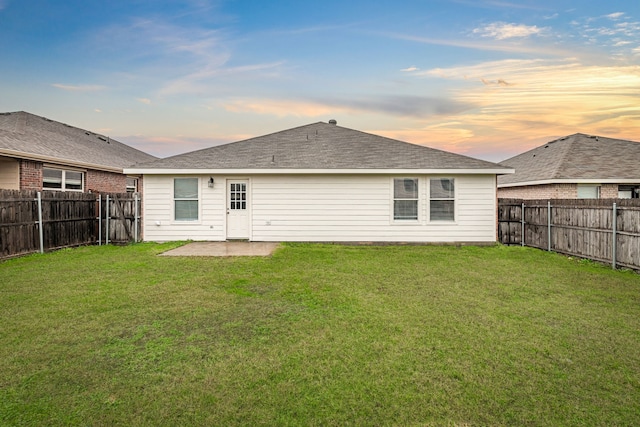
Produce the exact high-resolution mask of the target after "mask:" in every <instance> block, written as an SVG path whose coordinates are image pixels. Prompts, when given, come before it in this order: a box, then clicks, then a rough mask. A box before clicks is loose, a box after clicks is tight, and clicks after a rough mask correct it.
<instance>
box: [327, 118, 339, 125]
mask: <svg viewBox="0 0 640 427" xmlns="http://www.w3.org/2000/svg"><path fill="white" fill-rule="evenodd" d="M329 124H330V125H337V124H338V122H337V121H335V120H334V119H331V120H329Z"/></svg>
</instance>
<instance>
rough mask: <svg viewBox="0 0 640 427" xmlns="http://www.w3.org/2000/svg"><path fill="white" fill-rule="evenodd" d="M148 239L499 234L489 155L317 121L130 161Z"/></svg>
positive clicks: (494, 168)
mask: <svg viewBox="0 0 640 427" xmlns="http://www.w3.org/2000/svg"><path fill="white" fill-rule="evenodd" d="M125 172H126V173H129V174H141V175H143V177H144V196H143V203H144V206H145V215H144V223H143V230H144V235H145V239H146V240H151V241H170V240H187V239H192V240H209V241H223V240H232V239H248V240H252V241H329V242H333V241H342V242H359V241H363V242H364V241H366V242H383V241H386V242H476V243H477V242H495V241H496V204H497V197H496V196H497V195H496V191H497V190H496V175H498V174H503V173H513V170H512V169H510V168H507V167H504V166H500V165H497V164H494V163H490V162H485V161H482V160H477V159H473V158H470V157H465V156H461V155H457V154H453V153H448V152H445V151H440V150H435V149H431V148H427V147H423V146H419V145H414V144H409V143H406V142H401V141H397V140H393V139H388V138H384V137H381V136H377V135H372V134H368V133H363V132H359V131H356V130H352V129H347V128H344V127H340V126H337V125H336V122H335V121H333V120H332V121H330V122H329V123H323V122H319V123H314V124H309V125H306V126H301V127H297V128H294V129H289V130H285V131H282V132H277V133H273V134H270V135H266V136H260V137H257V138H252V139H248V140H245V141H240V142H235V143H231V144H226V145H221V146H216V147H213V148H208V149H204V150H200V151H195V152H191V153H186V154H182V155H178V156H174V157H170V158H166V159H161V160H157V161H154V162H151V163H146V164H141V165H137V166H136V167H131V168H125Z"/></svg>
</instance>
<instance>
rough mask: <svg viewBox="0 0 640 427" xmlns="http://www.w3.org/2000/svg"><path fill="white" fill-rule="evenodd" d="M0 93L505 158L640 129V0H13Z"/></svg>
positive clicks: (14, 98)
mask: <svg viewBox="0 0 640 427" xmlns="http://www.w3.org/2000/svg"><path fill="white" fill-rule="evenodd" d="M0 40H2V42H1V43H0V58H1V59H0V76H2V78H1V79H0V111H20V110H23V111H28V112H31V113H34V114H38V115H41V116H45V117H48V118H50V119H53V120H57V121H61V122H64V123H67V124H70V125H73V126H77V127H80V128H84V129H89V130H92V131H96V132H101V133H104V134H105V135H109V136H111V137H113V138H116V139H118V140H120V141H122V142H125V143H128V144H130V145H132V146H135V147H137V148H140V149H142V150H145V151H147V152H150V153H151V154H154V155H157V156H160V157H165V156H169V155H173V154H178V153H183V152H187V151H191V150H195V149H199V148H203V147H207V146H212V145H216V144H220V143H223V142H230V141H237V140H240V139H244V138H248V137H251V136H257V135H263V134H267V133H271V132H276V131H279V130H283V129H288V128H291V127H294V126H299V125H304V124H308V123H313V122H317V121H328V120H329V119H336V120H337V121H338V124H339V125H342V126H345V127H349V128H353V129H358V130H362V131H367V132H373V133H377V134H380V135H385V136H389V137H392V138H397V139H401V140H404V141H408V142H413V143H417V144H423V145H427V146H430V147H434V148H440V149H444V150H448V151H453V152H457V153H460V154H466V155H470V156H474V157H478V158H483V159H488V160H493V161H499V160H503V159H505V158H508V157H511V156H512V155H515V154H517V153H520V152H522V151H525V150H526V149H529V148H532V147H534V146H536V145H539V144H541V143H543V142H546V141H549V140H552V139H555V138H557V137H560V136H564V135H569V134H573V133H576V132H582V133H591V134H598V135H603V136H609V137H617V138H624V139H632V140H640V3H639V2H638V1H637V0H633V1H632V0H629V1H616V0H611V1H606V2H605V1H576V0H573V1H566V0H553V1H550V0H535V1H529V0H522V1H515V0H513V1H501V0H477V1H473V0H432V1H402V2H398V1H393V2H392V1H386V0H384V1H373V2H372V1H360V0H355V1H349V2H345V1H333V0H328V1H324V2H301V1H243V0H228V1H227V0H220V1H209V0H184V1H180V0H175V1H151V0H129V1H119V0H114V1H110V2H105V1H93V0H83V1H77V0H67V1H57V0H52V1H43V0H0Z"/></svg>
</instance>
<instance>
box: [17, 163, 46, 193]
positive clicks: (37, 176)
mask: <svg viewBox="0 0 640 427" xmlns="http://www.w3.org/2000/svg"><path fill="white" fill-rule="evenodd" d="M20 189H21V190H42V163H41V162H33V161H31V160H20Z"/></svg>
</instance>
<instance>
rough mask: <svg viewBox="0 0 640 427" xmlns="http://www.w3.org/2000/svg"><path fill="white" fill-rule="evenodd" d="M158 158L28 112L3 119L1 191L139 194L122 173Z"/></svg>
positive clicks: (133, 177) (134, 181)
mask: <svg viewBox="0 0 640 427" xmlns="http://www.w3.org/2000/svg"><path fill="white" fill-rule="evenodd" d="M155 159H156V157H154V156H152V155H150V154H147V153H144V152H142V151H140V150H136V149H135V148H133V147H130V146H128V145H125V144H123V143H121V142H118V141H116V140H114V139H111V138H109V137H108V136H104V135H101V134H98V133H94V132H91V131H88V130H84V129H79V128H76V127H73V126H69V125H67V124H64V123H60V122H56V121H53V120H50V119H47V118H44V117H40V116H36V115H34V114H30V113H26V112H24V111H18V112H11V113H0V189H8V190H56V191H79V192H83V191H84V192H86V191H99V192H109V193H124V192H137V191H139V190H140V188H139V187H140V185H139V182H138V181H139V176H137V175H129V176H127V175H125V174H124V173H123V168H124V167H125V166H131V165H133V164H135V163H139V162H149V161H151V160H155Z"/></svg>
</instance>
